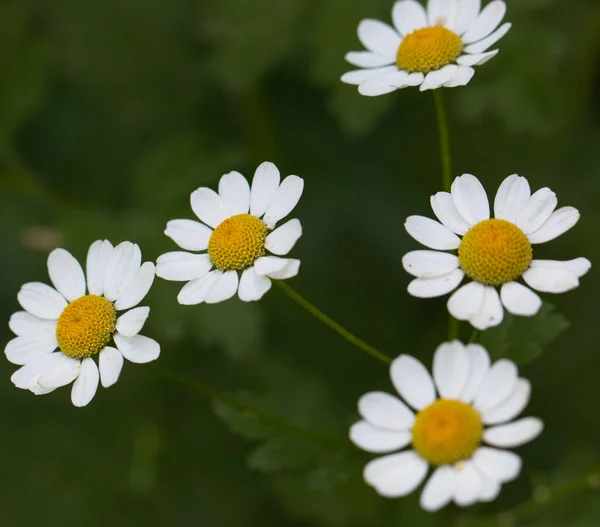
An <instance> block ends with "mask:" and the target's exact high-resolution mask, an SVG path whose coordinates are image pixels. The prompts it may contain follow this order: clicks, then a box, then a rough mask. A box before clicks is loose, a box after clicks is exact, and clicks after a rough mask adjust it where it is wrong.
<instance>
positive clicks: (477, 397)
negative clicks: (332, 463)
mask: <svg viewBox="0 0 600 527" xmlns="http://www.w3.org/2000/svg"><path fill="white" fill-rule="evenodd" d="M390 377H391V379H392V383H393V385H394V387H395V388H396V390H397V391H398V393H399V394H400V395H401V396H402V398H403V399H404V401H406V403H408V405H409V406H411V407H412V408H414V409H415V410H416V411H417V413H416V415H415V414H414V413H413V412H412V411H411V410H410V409H409V408H408V406H407V405H406V404H404V402H402V401H401V400H400V399H398V398H397V397H395V396H393V395H389V394H388V393H384V392H370V393H367V394H365V395H363V396H362V397H361V398H360V400H359V401H358V411H359V413H360V415H361V417H362V418H363V420H362V421H359V422H358V423H356V424H354V425H353V426H352V427H351V428H350V439H351V440H352V441H353V442H354V443H355V444H356V445H357V446H359V447H360V448H362V449H363V450H366V451H367V452H373V453H377V454H382V453H389V452H395V451H397V450H400V449H403V448H404V447H406V446H408V445H412V449H410V450H404V451H403V452H399V453H395V454H391V455H387V456H383V457H380V458H378V459H375V460H373V461H371V462H369V463H368V464H367V465H366V466H365V469H364V472H363V475H364V478H365V481H366V482H367V483H368V484H369V485H371V486H372V487H374V488H375V490H376V491H377V492H378V493H379V494H381V495H382V496H385V497H388V498H399V497H402V496H406V495H408V494H410V493H411V492H412V491H414V490H415V489H416V488H417V487H418V486H419V485H420V484H421V482H422V481H423V480H424V479H425V477H426V475H427V472H428V470H429V466H430V465H432V466H434V467H435V469H434V471H433V474H432V476H431V478H429V481H428V482H427V483H426V484H425V487H424V489H423V492H422V493H421V506H422V507H423V508H424V509H426V510H430V511H433V510H437V509H440V508H442V507H444V506H445V505H447V504H448V503H449V502H450V501H454V502H455V503H456V504H457V505H461V506H466V505H472V504H474V503H476V502H478V501H492V500H494V499H495V498H496V497H497V496H498V494H499V493H500V487H501V485H502V484H503V483H507V482H508V481H512V480H513V479H515V478H516V477H517V476H518V475H519V472H520V471H521V458H520V457H519V456H518V455H517V454H515V453H514V452H510V451H508V450H504V449H505V448H512V447H517V446H520V445H522V444H524V443H527V442H529V441H531V440H532V439H534V438H535V437H537V436H538V435H539V434H540V432H541V431H542V428H543V423H542V421H541V420H540V419H537V418H535V417H525V418H522V419H519V420H517V421H512V422H509V421H511V420H512V419H514V418H515V417H516V416H517V415H519V414H520V413H521V412H522V411H523V409H524V408H525V406H526V405H527V403H528V402H529V395H530V392H531V385H530V383H529V381H527V380H525V379H522V378H519V376H518V371H517V366H516V365H515V364H514V363H513V362H511V361H509V360H505V359H500V360H498V361H497V362H495V363H494V364H492V365H490V358H489V355H488V354H487V351H486V350H485V349H484V348H483V347H482V346H480V345H478V344H469V345H467V346H464V345H463V344H461V343H460V342H458V341H454V342H447V343H444V344H442V345H440V346H439V347H438V349H437V350H436V352H435V354H434V357H433V379H432V378H431V376H430V374H429V372H428V371H427V369H426V368H425V366H423V364H421V363H420V362H419V361H418V360H417V359H415V358H414V357H411V356H409V355H400V356H399V357H398V358H397V359H396V360H394V362H392V364H391V366H390ZM436 389H437V396H436ZM482 443H486V444H487V445H490V446H483V445H482Z"/></svg>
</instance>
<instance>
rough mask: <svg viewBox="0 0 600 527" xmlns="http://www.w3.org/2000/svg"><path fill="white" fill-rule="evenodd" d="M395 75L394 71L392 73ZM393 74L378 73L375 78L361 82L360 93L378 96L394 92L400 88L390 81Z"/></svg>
mask: <svg viewBox="0 0 600 527" xmlns="http://www.w3.org/2000/svg"><path fill="white" fill-rule="evenodd" d="M392 75H394V73H392ZM392 78H393V77H392V76H387V75H386V76H381V75H378V76H377V77H376V78H374V79H369V80H366V81H364V82H361V83H360V84H359V86H358V93H360V94H361V95H364V96H365V97H378V96H379V95H386V94H387V93H392V92H393V91H396V90H397V89H398V88H397V87H396V86H393V85H392V84H391V83H390V79H392Z"/></svg>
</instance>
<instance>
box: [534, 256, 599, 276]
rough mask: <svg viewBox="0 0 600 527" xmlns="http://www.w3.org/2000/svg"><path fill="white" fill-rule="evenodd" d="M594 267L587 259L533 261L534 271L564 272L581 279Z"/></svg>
mask: <svg viewBox="0 0 600 527" xmlns="http://www.w3.org/2000/svg"><path fill="white" fill-rule="evenodd" d="M591 267H592V264H591V262H590V261H589V260H588V259H587V258H575V259H574V260H566V261H560V260H533V261H532V262H531V268H532V269H548V270H562V271H569V272H570V273H573V274H574V275H575V276H576V277H577V278H581V277H582V276H583V275H585V274H586V273H587V272H588V271H589V270H590V268H591Z"/></svg>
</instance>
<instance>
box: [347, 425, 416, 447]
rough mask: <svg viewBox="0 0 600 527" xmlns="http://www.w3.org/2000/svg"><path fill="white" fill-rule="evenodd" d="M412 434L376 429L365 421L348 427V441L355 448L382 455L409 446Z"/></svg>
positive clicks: (406, 431)
mask: <svg viewBox="0 0 600 527" xmlns="http://www.w3.org/2000/svg"><path fill="white" fill-rule="evenodd" d="M411 440H412V434H411V433H410V432H409V431H408V430H405V431H404V432H392V431H391V430H382V429H381V428H376V427H374V426H373V425H371V424H369V423H367V422H366V421H359V422H358V423H355V424H353V425H352V426H351V427H350V441H352V442H353V443H354V444H355V445H356V446H357V447H359V448H362V449H363V450H366V451H367V452H372V453H375V454H383V453H388V452H393V451H394V450H399V449H401V448H404V447H405V446H407V445H409V444H410V442H411Z"/></svg>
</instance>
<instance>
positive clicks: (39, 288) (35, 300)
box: [17, 282, 67, 320]
mask: <svg viewBox="0 0 600 527" xmlns="http://www.w3.org/2000/svg"><path fill="white" fill-rule="evenodd" d="M17 299H18V301H19V304H21V307H22V308H23V309H24V310H25V311H28V312H29V313H31V314H32V315H35V316H36V317H39V318H43V319H47V320H58V317H60V314H61V313H62V312H63V309H64V308H65V307H67V301H66V300H65V299H64V297H63V296H62V295H61V294H60V293H59V292H58V291H56V289H53V288H52V287H50V286H49V285H46V284H42V283H41V282H30V283H28V284H24V285H23V286H22V287H21V290H20V291H19V294H18V295H17Z"/></svg>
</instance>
